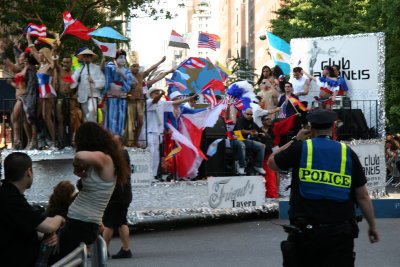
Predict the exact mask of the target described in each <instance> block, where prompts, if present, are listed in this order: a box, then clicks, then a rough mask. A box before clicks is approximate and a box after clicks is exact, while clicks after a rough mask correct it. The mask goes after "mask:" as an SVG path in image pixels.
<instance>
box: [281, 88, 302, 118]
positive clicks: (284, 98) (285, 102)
mask: <svg viewBox="0 0 400 267" xmlns="http://www.w3.org/2000/svg"><path fill="white" fill-rule="evenodd" d="M290 97H293V98H296V99H297V97H296V95H294V94H293V88H292V84H291V83H290V82H286V83H285V93H284V94H282V95H280V96H279V98H278V106H279V107H281V111H282V113H283V114H285V117H286V118H287V117H290V116H292V115H293V114H296V113H298V111H297V109H296V108H295V107H294V105H293V103H292V102H291V101H290V99H289V98H290Z"/></svg>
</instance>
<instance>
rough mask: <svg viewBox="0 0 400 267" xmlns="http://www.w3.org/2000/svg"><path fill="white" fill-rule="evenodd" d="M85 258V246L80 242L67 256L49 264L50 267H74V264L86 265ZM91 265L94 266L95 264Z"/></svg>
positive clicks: (82, 266) (84, 266) (83, 266)
mask: <svg viewBox="0 0 400 267" xmlns="http://www.w3.org/2000/svg"><path fill="white" fill-rule="evenodd" d="M106 255H107V253H106ZM86 260H87V248H86V245H85V244H84V243H81V244H80V245H79V247H77V248H76V249H74V250H73V251H72V252H71V253H69V254H68V255H67V256H65V257H64V258H62V259H61V260H59V261H58V262H56V263H54V264H53V265H51V267H75V266H81V267H86V266H87V262H86ZM92 266H93V267H94V266H96V265H92Z"/></svg>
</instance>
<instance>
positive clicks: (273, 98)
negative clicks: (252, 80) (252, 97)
mask: <svg viewBox="0 0 400 267" xmlns="http://www.w3.org/2000/svg"><path fill="white" fill-rule="evenodd" d="M259 88H260V92H258V94H257V96H260V97H261V103H260V106H261V108H263V109H274V108H276V107H277V104H278V97H279V93H278V91H277V90H276V89H275V87H274V86H271V82H270V81H269V80H268V79H263V80H262V81H261V82H260V84H259Z"/></svg>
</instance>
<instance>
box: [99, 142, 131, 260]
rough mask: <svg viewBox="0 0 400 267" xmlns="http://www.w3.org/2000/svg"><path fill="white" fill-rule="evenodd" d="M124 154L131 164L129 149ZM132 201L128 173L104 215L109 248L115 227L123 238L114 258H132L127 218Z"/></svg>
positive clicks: (106, 239) (115, 189)
mask: <svg viewBox="0 0 400 267" xmlns="http://www.w3.org/2000/svg"><path fill="white" fill-rule="evenodd" d="M117 139H118V138H117ZM123 156H124V159H125V161H126V163H127V164H128V166H130V159H129V154H128V151H127V150H123ZM129 169H130V168H129ZM131 202H132V185H131V178H130V175H128V181H127V182H126V183H124V184H119V183H117V184H116V185H115V188H114V192H113V194H112V195H111V198H110V201H109V202H108V205H107V208H106V209H105V211H104V216H103V225H104V231H103V238H104V240H105V241H106V244H107V250H108V248H109V245H110V241H111V238H112V236H113V233H114V229H118V234H119V238H120V239H121V243H122V247H121V249H120V250H119V251H118V253H117V254H115V255H112V256H111V258H113V259H122V258H132V252H131V250H130V249H129V227H128V220H127V216H128V208H129V205H130V203H131Z"/></svg>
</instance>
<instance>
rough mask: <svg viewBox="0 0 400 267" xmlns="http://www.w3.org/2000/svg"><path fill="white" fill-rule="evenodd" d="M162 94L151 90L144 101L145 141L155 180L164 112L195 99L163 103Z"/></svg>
mask: <svg viewBox="0 0 400 267" xmlns="http://www.w3.org/2000/svg"><path fill="white" fill-rule="evenodd" d="M164 94H165V92H164V91H163V90H162V89H159V88H151V89H150V90H149V91H148V92H147V96H148V97H149V98H148V99H147V100H146V105H147V112H146V118H147V138H148V139H147V140H148V146H149V149H150V153H151V157H152V162H151V170H152V175H153V176H154V177H155V178H156V179H157V176H158V175H157V174H158V165H159V164H160V149H159V148H160V140H162V136H161V135H162V133H163V131H164V112H168V111H169V112H173V110H174V105H175V106H177V105H180V104H182V103H184V102H187V101H190V100H193V99H194V98H195V97H196V95H193V96H191V97H188V98H185V99H179V100H175V101H164V100H161V98H162V97H163V96H164Z"/></svg>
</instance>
